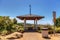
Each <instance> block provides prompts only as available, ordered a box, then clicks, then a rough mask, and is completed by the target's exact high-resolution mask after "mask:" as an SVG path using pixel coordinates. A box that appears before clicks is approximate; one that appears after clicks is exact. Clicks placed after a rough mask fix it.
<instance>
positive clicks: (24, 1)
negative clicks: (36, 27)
mask: <svg viewBox="0 0 60 40" xmlns="http://www.w3.org/2000/svg"><path fill="white" fill-rule="evenodd" d="M29 4H31V6H32V14H35V15H40V16H45V18H43V19H41V20H39V21H38V24H53V21H52V19H53V16H52V11H56V13H57V17H59V16H60V0H0V16H10V17H11V18H16V16H19V15H25V14H29ZM17 20H18V22H23V21H21V20H19V19H17ZM27 23H34V22H32V21H27Z"/></svg>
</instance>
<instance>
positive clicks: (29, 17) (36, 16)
mask: <svg viewBox="0 0 60 40" xmlns="http://www.w3.org/2000/svg"><path fill="white" fill-rule="evenodd" d="M17 18H19V19H21V20H24V19H26V20H35V19H37V20H40V19H42V18H44V16H38V15H33V14H31V15H30V14H28V15H22V16H17Z"/></svg>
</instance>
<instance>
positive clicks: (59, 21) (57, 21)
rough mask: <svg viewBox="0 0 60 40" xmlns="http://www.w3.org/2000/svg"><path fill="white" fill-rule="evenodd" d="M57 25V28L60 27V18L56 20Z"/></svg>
mask: <svg viewBox="0 0 60 40" xmlns="http://www.w3.org/2000/svg"><path fill="white" fill-rule="evenodd" d="M55 25H56V26H57V27H60V17H59V18H57V19H56V22H55Z"/></svg>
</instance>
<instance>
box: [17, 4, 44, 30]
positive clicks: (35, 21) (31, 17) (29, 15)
mask: <svg viewBox="0 0 60 40" xmlns="http://www.w3.org/2000/svg"><path fill="white" fill-rule="evenodd" d="M29 7H30V14H28V15H23V16H17V18H19V19H21V20H24V29H25V28H26V20H34V27H35V29H37V21H38V20H40V19H42V18H44V16H38V15H33V14H31V5H29Z"/></svg>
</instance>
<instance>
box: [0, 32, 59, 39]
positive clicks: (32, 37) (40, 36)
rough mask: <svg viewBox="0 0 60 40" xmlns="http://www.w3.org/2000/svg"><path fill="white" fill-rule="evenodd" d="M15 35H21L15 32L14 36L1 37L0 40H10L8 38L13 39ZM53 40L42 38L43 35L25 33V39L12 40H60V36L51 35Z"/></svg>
mask: <svg viewBox="0 0 60 40" xmlns="http://www.w3.org/2000/svg"><path fill="white" fill-rule="evenodd" d="M14 34H19V33H18V32H15V33H13V34H10V35H7V36H0V38H1V39H0V40H8V39H6V38H7V37H11V36H12V35H14ZM49 37H50V38H51V39H45V38H43V37H42V34H41V33H37V32H25V33H23V37H22V38H19V39H12V40H60V34H56V35H55V36H54V35H53V34H51V35H49Z"/></svg>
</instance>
